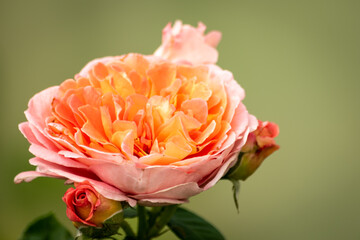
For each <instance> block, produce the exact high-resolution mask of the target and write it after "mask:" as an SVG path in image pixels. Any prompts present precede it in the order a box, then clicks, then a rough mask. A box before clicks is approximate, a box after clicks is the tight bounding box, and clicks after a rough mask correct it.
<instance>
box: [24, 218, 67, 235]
mask: <svg viewBox="0 0 360 240" xmlns="http://www.w3.org/2000/svg"><path fill="white" fill-rule="evenodd" d="M72 239H74V238H73V237H72V235H71V233H70V232H69V231H68V230H67V229H66V228H65V227H64V226H63V225H62V224H61V223H59V222H58V221H57V220H56V218H55V216H54V214H52V213H50V214H47V215H45V216H41V217H39V218H37V219H36V220H35V221H34V222H32V223H30V225H29V226H28V227H27V229H26V230H25V232H24V233H23V235H22V237H21V238H20V240H72Z"/></svg>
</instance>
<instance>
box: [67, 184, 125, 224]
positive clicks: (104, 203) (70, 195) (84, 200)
mask: <svg viewBox="0 0 360 240" xmlns="http://www.w3.org/2000/svg"><path fill="white" fill-rule="evenodd" d="M63 201H64V202H65V203H66V206H67V209H66V215H67V217H68V218H69V219H70V220H71V221H73V222H74V225H75V226H76V227H79V226H81V225H82V224H85V225H89V226H93V227H101V226H102V223H103V222H104V221H105V220H106V219H108V218H110V217H111V216H112V215H114V214H115V213H116V212H119V211H121V210H122V206H121V202H118V201H114V200H111V199H108V198H105V197H103V196H102V195H100V194H99V193H98V192H97V191H96V190H95V189H94V188H93V187H92V186H91V185H90V184H88V183H86V182H85V183H75V189H74V188H69V189H68V190H67V191H66V193H65V194H64V197H63Z"/></svg>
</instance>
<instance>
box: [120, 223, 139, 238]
mask: <svg viewBox="0 0 360 240" xmlns="http://www.w3.org/2000/svg"><path fill="white" fill-rule="evenodd" d="M121 228H122V229H123V230H124V232H125V234H126V236H129V237H132V238H134V239H135V237H136V235H135V233H134V231H133V230H132V228H131V226H130V225H129V223H128V222H126V221H125V220H124V221H122V222H121Z"/></svg>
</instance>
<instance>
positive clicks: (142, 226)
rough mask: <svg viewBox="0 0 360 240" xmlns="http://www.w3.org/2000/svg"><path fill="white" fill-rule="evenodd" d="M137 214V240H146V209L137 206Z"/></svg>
mask: <svg viewBox="0 0 360 240" xmlns="http://www.w3.org/2000/svg"><path fill="white" fill-rule="evenodd" d="M137 212H138V234H137V235H138V236H137V239H138V240H147V238H146V232H147V219H146V208H145V207H144V206H140V205H137Z"/></svg>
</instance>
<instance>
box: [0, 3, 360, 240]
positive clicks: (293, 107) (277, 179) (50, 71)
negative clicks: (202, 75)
mask: <svg viewBox="0 0 360 240" xmlns="http://www.w3.org/2000/svg"><path fill="white" fill-rule="evenodd" d="M359 12H360V2H359V1H357V0H354V1H351V0H343V1H340V0H339V1H333V0H304V1H287V0H283V1H282V0H274V1H267V0H259V1H253V0H246V1H245V0H238V1H213V0H207V1H189V0H182V1H168V0H166V1H165V0H161V1H120V0H119V1H115V0H107V1H99V0H76V1H73V0H61V1H60V0H54V1H49V0H43V1H40V0H31V1H29V0H22V1H20V0H11V1H5V0H0V101H1V105H0V106H1V107H0V112H1V117H0V133H1V134H0V150H1V151H0V152H1V161H0V164H1V165H0V184H1V188H0V191H1V193H0V216H1V218H0V239H4V240H11V239H17V238H18V237H19V236H20V234H21V232H22V231H23V229H24V228H25V226H26V225H27V223H28V222H29V221H31V220H32V219H33V218H34V217H37V216H39V215H42V214H45V213H47V212H49V211H52V212H55V213H56V215H57V217H58V218H59V219H60V220H61V221H62V222H63V223H65V224H66V225H67V226H69V227H71V224H70V222H69V221H68V220H67V219H66V216H65V205H64V204H63V203H62V201H61V197H62V195H63V193H64V192H65V190H66V189H67V186H64V185H63V181H62V180H56V179H37V180H35V181H33V182H32V183H23V184H20V185H15V184H13V178H14V176H15V175H16V174H17V173H19V172H20V171H24V170H31V169H33V167H32V166H30V165H29V164H28V159H29V158H31V157H32V156H31V154H30V153H28V151H27V149H28V146H29V144H28V142H27V141H26V140H25V139H24V137H23V136H22V135H21V134H20V132H19V131H18V129H17V125H18V123H20V122H22V121H25V117H24V114H23V111H24V110H25V109H26V108H27V102H28V100H29V99H30V98H31V97H32V96H33V95H34V94H35V93H37V92H39V91H41V90H42V89H45V88H47V87H49V86H53V85H58V84H60V83H61V82H62V81H63V80H65V79H67V78H71V77H73V76H74V74H76V73H77V72H78V71H79V70H80V69H81V68H82V67H83V66H84V65H85V64H86V63H87V62H88V61H90V60H91V59H94V58H97V57H103V56H108V55H121V54H124V53H128V52H139V53H143V54H151V53H152V52H153V51H154V50H155V49H156V48H157V47H158V46H159V45H160V41H161V30H162V28H163V27H164V26H165V25H166V24H167V23H168V22H173V21H174V20H176V19H181V20H183V22H185V23H189V24H192V25H196V24H197V22H198V21H203V22H204V23H205V24H206V25H207V26H208V29H209V30H212V29H216V30H220V31H221V32H222V33H223V39H222V41H221V43H220V45H219V47H218V50H219V53H220V56H219V62H218V64H219V65H220V66H221V67H222V68H224V69H229V70H230V71H232V72H233V74H234V76H235V78H236V79H237V80H238V81H239V83H240V84H241V85H242V86H243V87H244V88H245V90H246V93H247V97H246V99H245V104H246V105H247V107H248V109H249V111H250V112H251V113H253V114H254V115H256V116H257V117H258V118H259V119H262V120H270V121H274V122H276V123H278V124H279V126H280V130H281V132H280V135H279V137H278V139H277V141H278V143H279V144H280V145H281V149H280V151H278V152H276V153H275V154H273V155H272V156H271V157H270V158H268V159H267V160H266V161H265V162H264V164H263V165H262V167H261V168H260V169H259V170H258V171H257V172H256V173H255V174H254V175H253V176H252V177H250V178H249V179H248V180H247V181H246V182H244V183H243V184H242V186H241V193H240V214H237V212H236V210H235V206H234V204H233V201H232V195H231V184H230V182H227V181H220V182H219V183H218V184H217V185H216V186H215V187H213V188H212V189H210V190H208V191H206V192H204V193H202V194H200V195H198V196H195V197H193V198H191V199H190V203H189V204H186V205H185V206H186V207H188V208H189V209H191V210H194V211H195V212H197V213H198V214H199V215H201V216H203V217H204V218H206V219H208V220H209V221H210V222H212V223H213V224H214V225H215V226H217V227H218V228H219V230H220V231H221V232H222V233H223V234H224V235H225V236H226V237H227V239H229V240H232V239H234V240H237V239H246V240H258V239H266V240H279V239H292V240H297V239H299V240H304V239H326V240H332V239H360V159H359V153H358V152H359V144H360V141H359V133H360V131H359V130H360V129H359V126H360V124H359V121H360V112H359V103H360V92H359V91H360V81H359V80H360V79H359V76H360V74H359V73H360V47H359V44H360V14H359ZM162 239H176V238H175V237H174V236H173V235H171V234H168V235H166V237H164V238H162Z"/></svg>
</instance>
